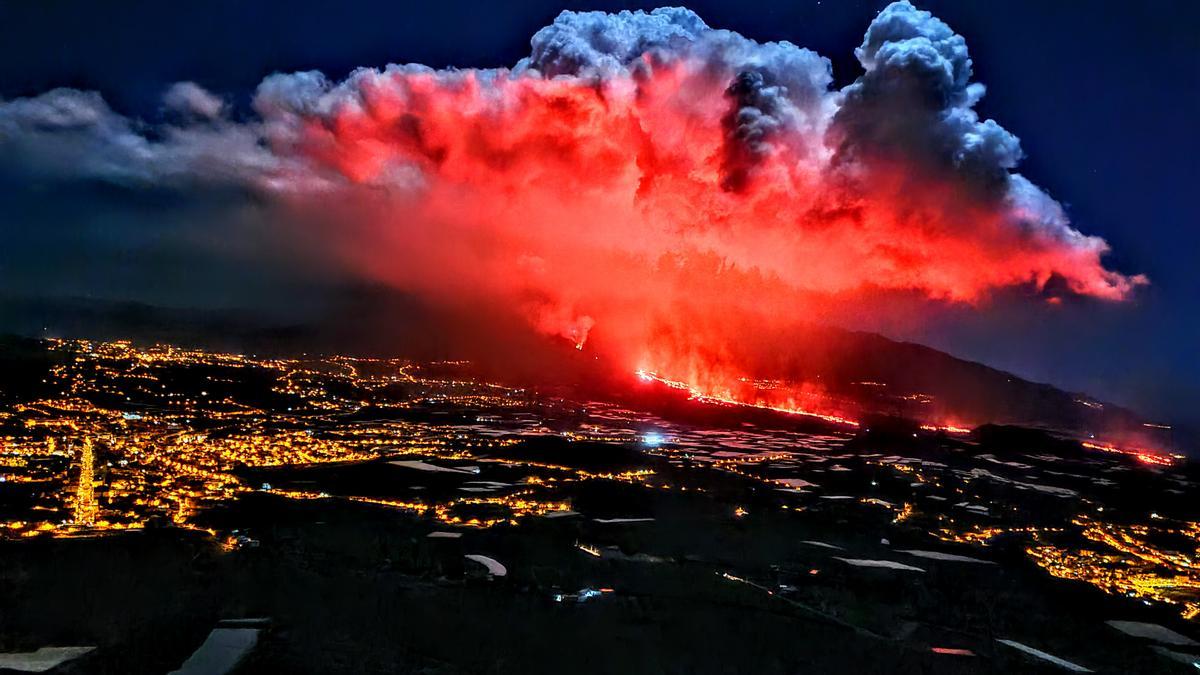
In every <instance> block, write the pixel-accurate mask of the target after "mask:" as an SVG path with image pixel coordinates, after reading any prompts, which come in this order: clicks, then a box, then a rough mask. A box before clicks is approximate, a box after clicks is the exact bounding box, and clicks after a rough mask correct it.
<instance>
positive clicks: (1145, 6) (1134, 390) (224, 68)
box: [0, 0, 1200, 424]
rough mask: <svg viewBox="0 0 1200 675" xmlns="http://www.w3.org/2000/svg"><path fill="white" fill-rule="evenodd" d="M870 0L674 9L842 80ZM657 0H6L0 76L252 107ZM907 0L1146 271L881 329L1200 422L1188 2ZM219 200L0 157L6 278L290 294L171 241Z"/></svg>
mask: <svg viewBox="0 0 1200 675" xmlns="http://www.w3.org/2000/svg"><path fill="white" fill-rule="evenodd" d="M885 4H886V3H884V2H834V1H833V0H826V1H825V2H813V1H798V2H789V3H775V2H747V1H738V2H714V1H710V0H704V1H697V2H692V3H690V4H689V7H690V9H692V10H694V11H695V12H697V13H698V14H699V15H700V16H701V17H703V18H704V20H705V21H706V22H707V23H708V24H709V25H710V26H713V27H720V28H727V29H730V30H734V31H737V32H739V33H741V34H743V35H745V36H747V37H750V38H753V39H755V40H759V41H766V40H788V41H791V42H793V43H796V44H798V45H801V46H804V47H808V48H810V49H813V50H815V51H816V52H818V53H819V54H821V55H823V56H826V57H828V58H829V59H831V60H832V62H833V72H834V77H835V86H843V85H845V84H849V83H850V82H851V81H853V80H854V78H855V77H857V76H858V75H859V74H860V72H861V68H860V66H859V64H858V62H857V61H856V60H855V58H854V55H853V50H854V48H855V47H856V46H858V45H859V43H860V42H861V41H862V35H863V31H864V29H865V27H866V26H867V25H868V24H869V23H870V22H871V19H872V18H873V17H874V16H875V14H876V13H877V12H878V11H879V10H880V9H881V8H882V7H883V6H884V5H885ZM784 5H785V6H784ZM654 6H655V5H654V4H648V3H606V2H589V3H576V2H561V1H560V2H546V1H544V0H526V1H524V2H521V3H513V4H512V6H509V7H501V6H498V3H491V2H478V3H466V2H450V1H447V2H437V3H411V6H410V4H409V3H395V2H393V3H366V2H342V3H336V5H335V4H334V3H315V2H301V1H297V0H289V1H288V2H275V1H261V2H253V3H246V2H227V1H224V0H212V1H209V2H204V3H163V2H125V3H94V2H67V1H56V2H36V3H35V2H8V3H3V4H0V44H3V45H5V49H6V54H7V58H5V59H2V60H0V97H2V98H3V99H14V98H18V97H28V96H36V95H38V94H40V93H42V92H45V91H47V90H50V89H52V88H55V87H71V88H76V89H81V90H96V91H99V92H101V93H102V94H103V96H104V98H105V100H107V102H108V104H109V105H111V106H112V108H113V109H115V110H116V111H118V112H119V113H122V114H124V115H127V116H130V117H133V118H137V119H143V120H148V121H154V120H156V119H158V118H160V117H161V116H162V115H164V114H165V113H164V112H163V110H162V108H161V100H162V94H163V91H164V90H165V89H166V88H167V87H169V86H170V85H171V84H172V83H174V82H177V81H183V80H187V81H194V82H196V83H198V84H200V85H202V86H203V87H205V88H207V89H208V90H209V91H212V92H217V93H218V94H220V95H221V96H223V97H225V98H226V99H227V100H229V101H231V102H232V104H233V112H232V115H233V116H234V117H235V118H237V117H239V116H247V115H249V114H250V112H249V100H250V95H251V93H252V91H253V90H254V88H255V86H256V85H257V84H258V83H259V82H260V81H261V80H262V79H263V77H265V76H267V75H269V74H271V73H273V72H293V71H299V70H308V69H316V70H321V71H323V72H324V73H325V74H326V75H327V76H328V77H330V78H331V79H340V78H342V77H344V76H345V75H346V74H347V73H349V72H350V71H351V70H352V69H353V68H355V67H359V66H370V67H382V66H383V65H385V64H387V63H408V62H415V63H423V64H426V65H430V66H433V67H435V68H441V67H447V66H457V67H497V66H510V65H512V64H514V63H516V62H517V61H518V60H519V59H520V58H522V57H524V56H527V55H528V54H529V39H530V36H531V35H532V34H533V33H534V32H536V31H537V30H538V29H539V28H540V27H542V26H545V25H547V24H548V23H550V22H551V21H552V20H553V18H554V17H555V16H556V15H557V14H558V12H559V11H561V10H563V9H600V10H616V9H633V8H646V9H649V8H652V7H654ZM919 6H920V7H921V8H922V9H927V10H930V11H932V12H933V13H934V14H935V15H936V16H937V17H939V18H940V19H942V20H943V21H945V22H946V23H948V24H949V25H950V26H951V27H952V28H953V29H954V30H955V31H957V32H958V33H960V34H961V35H963V36H964V37H965V38H966V41H967V44H968V46H969V48H970V50H971V56H972V58H973V60H974V71H975V79H976V80H977V81H979V82H983V83H985V84H986V85H987V87H988V93H987V95H986V97H985V98H984V99H983V100H982V102H981V103H980V104H979V105H978V110H979V112H980V114H981V116H982V117H991V118H995V119H996V120H997V121H999V122H1000V123H1001V124H1002V125H1004V126H1005V127H1006V128H1007V129H1008V130H1010V131H1012V132H1013V133H1014V134H1015V135H1016V136H1018V137H1020V139H1021V144H1022V147H1023V149H1024V151H1025V155H1026V157H1025V159H1024V160H1023V161H1022V163H1021V165H1020V170H1021V173H1022V174H1023V175H1025V176H1027V177H1028V178H1029V179H1030V180H1032V181H1033V182H1034V183H1036V184H1037V185H1040V186H1041V187H1042V188H1044V189H1045V190H1046V191H1047V192H1048V193H1049V194H1050V195H1052V196H1054V197H1055V198H1056V199H1057V200H1058V201H1060V202H1061V203H1062V204H1064V205H1065V207H1066V208H1067V212H1068V214H1069V216H1070V218H1071V222H1072V224H1073V226H1074V227H1076V228H1078V229H1079V230H1081V231H1083V232H1085V233H1086V234H1090V235H1098V236H1101V237H1103V238H1104V239H1106V240H1107V241H1108V242H1109V244H1110V245H1111V246H1112V250H1113V253H1112V254H1111V256H1110V257H1109V258H1107V259H1106V260H1107V263H1108V266H1109V268H1110V269H1115V270H1118V271H1120V272H1123V273H1126V274H1145V275H1146V276H1147V277H1148V278H1149V279H1150V284H1149V285H1148V286H1145V287H1142V288H1139V289H1137V290H1136V292H1135V293H1134V296H1133V298H1132V299H1131V300H1128V301H1125V302H1120V303H1108V302H1103V301H1096V300H1090V299H1079V300H1074V301H1068V302H1066V303H1064V304H1061V305H1057V306H1051V305H1047V304H1044V303H1040V304H1030V303H1021V302H1009V301H1007V300H1005V299H1003V298H1000V299H997V300H996V301H995V302H994V303H992V304H990V305H988V306H987V307H984V308H967V307H956V308H948V309H946V310H945V311H942V312H940V313H937V314H936V315H935V316H932V317H931V318H930V319H928V320H927V321H923V322H921V324H920V325H897V326H895V327H893V328H892V329H890V330H889V331H888V332H889V333H890V334H891V335H892V336H894V337H899V338H907V339H913V340H916V341H920V342H923V343H925V344H929V345H931V346H934V347H937V348H941V349H945V350H947V351H949V352H951V353H954V354H956V355H959V356H963V357H967V358H972V359H976V360H980V361H983V362H985V363H988V364H989V365H994V366H997V367H1000V368H1004V369H1007V370H1011V371H1013V372H1016V373H1018V374H1020V375H1022V376H1026V377H1029V378H1031V379H1035V380H1040V381H1049V382H1052V383H1054V384H1057V385H1060V386H1064V387H1067V388H1072V389H1080V390H1084V391H1088V392H1090V393H1093V394H1095V395H1098V396H1100V397H1103V398H1106V399H1109V400H1115V401H1117V402H1121V403H1127V404H1131V405H1134V406H1135V407H1137V408H1138V409H1140V410H1142V411H1144V412H1145V413H1147V414H1148V415H1149V416H1150V417H1153V418H1159V417H1162V418H1166V419H1172V420H1182V421H1186V422H1189V423H1191V424H1196V423H1198V422H1200V412H1197V411H1198V410H1200V406H1197V405H1196V404H1197V403H1200V357H1198V355H1197V344H1198V343H1200V274H1198V273H1197V271H1196V268H1195V264H1196V258H1197V254H1198V253H1200V232H1198V227H1197V224H1198V223H1200V209H1198V208H1197V206H1196V201H1195V195H1194V194H1193V192H1194V190H1195V186H1196V185H1197V180H1198V179H1200V159H1198V157H1200V134H1198V133H1197V132H1196V127H1195V124H1196V120H1197V119H1200V55H1198V54H1200V51H1198V50H1197V48H1198V47H1200V4H1197V3H1195V2H1187V1H1180V2H1165V1H1160V2H1148V3H1116V2H1094V3H1086V4H1082V3H1068V2H1044V1H1041V0H1029V1H1025V0H1021V1H1017V2H1005V3H994V2H993V3H982V2H965V1H960V2H949V1H939V2H921V3H919ZM222 199H229V200H239V199H240V196H239V195H236V194H231V195H221V194H217V195H213V194H205V195H204V196H203V198H200V197H199V196H197V197H196V198H195V199H191V198H189V196H188V195H186V194H183V195H181V194H179V193H177V192H174V191H170V192H156V191H153V190H150V191H145V192H139V193H137V194H130V193H128V192H127V191H125V190H124V189H120V188H113V187H110V186H103V185H62V184H59V183H53V182H38V181H30V180H29V179H28V178H26V177H24V176H21V175H5V174H4V173H3V172H2V171H0V216H2V217H3V218H2V221H0V278H2V279H3V287H4V288H3V292H4V293H5V294H6V295H9V296H22V295H64V296H66V295H89V296H97V297H115V298H122V297H130V298H134V299H139V300H146V301H150V302H158V303H164V304H173V305H179V306H186V305H187V304H189V303H191V302H196V303H213V304H222V305H228V306H236V305H238V304H239V303H242V304H244V303H256V302H262V303H270V302H271V301H272V299H278V298H281V297H286V294H288V293H292V292H294V283H295V282H294V281H288V282H279V283H275V282H270V283H268V282H263V281H262V279H261V278H260V277H261V276H262V271H261V269H259V268H258V263H257V262H256V261H260V260H262V259H265V258H269V257H270V256H269V255H264V254H263V249H268V248H270V247H271V244H270V242H269V240H268V238H267V235H265V234H264V235H263V237H262V239H256V238H255V237H253V236H251V237H249V238H246V237H243V238H241V240H240V242H239V243H238V244H236V245H234V244H230V245H229V247H228V248H223V246H222V245H221V244H220V243H217V244H214V243H213V239H208V238H206V239H205V243H204V245H203V246H200V247H199V248H200V249H202V253H197V252H196V251H197V249H196V248H193V247H191V246H189V245H187V242H192V241H195V239H194V238H193V236H192V234H190V233H191V232H192V229H194V228H211V227H219V228H234V227H237V224H236V222H234V221H236V220H237V216H234V217H230V216H229V215H228V214H227V213H226V214H224V215H222V216H221V221H222V222H221V223H220V224H219V225H215V226H214V225H212V224H211V223H210V221H211V220H212V218H213V217H214V216H213V214H214V213H216V212H217V211H216V210H217V209H218V208H219V204H220V202H221V200H222ZM214 201H215V203H216V204H217V205H214ZM238 212H239V213H243V212H244V210H239V211H238ZM247 217H249V216H247ZM164 223H168V224H164ZM163 228H169V229H170V231H171V236H169V237H168V236H167V235H166V234H164V232H163ZM216 241H218V242H219V241H221V238H220V237H217V238H216ZM255 242H257V243H259V244H261V247H262V248H261V249H260V248H258V247H256V245H255ZM316 274H317V275H319V274H320V273H319V272H317V273H316ZM159 276H162V277H163V278H165V279H167V281H164V282H163V283H161V284H154V287H153V288H150V287H148V285H149V284H148V282H147V279H148V278H150V277H159ZM289 284H292V285H289ZM198 285H204V286H205V287H206V289H205V291H204V292H200V291H199V290H198V289H197V288H195V286H198ZM3 328H4V326H3V318H2V317H0V330H3Z"/></svg>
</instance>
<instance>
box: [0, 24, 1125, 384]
mask: <svg viewBox="0 0 1200 675" xmlns="http://www.w3.org/2000/svg"><path fill="white" fill-rule="evenodd" d="M856 54H857V56H858V58H859V61H860V62H861V64H862V67H863V73H862V75H861V76H860V77H859V78H858V79H857V80H856V81H855V82H854V83H852V84H851V85H849V86H847V87H846V88H844V89H842V90H836V89H834V88H833V86H832V81H833V80H832V75H831V68H830V62H829V61H828V60H827V59H825V58H824V57H822V56H820V55H818V54H816V53H815V52H813V51H811V50H808V49H804V48H801V47H798V46H796V45H793V44H791V43H788V42H767V43H759V42H756V41H754V40H752V39H749V38H747V37H744V36H741V35H739V34H737V33H734V32H731V31H727V30H721V29H716V28H712V27H709V26H708V25H707V24H705V23H704V21H702V20H701V19H700V17H698V16H697V15H696V14H694V13H693V12H691V11H689V10H687V9H684V8H664V9H658V10H654V11H653V12H648V13H647V12H640V11H639V12H620V13H617V14H606V13H601V12H581V13H580V12H564V13H562V14H561V15H560V16H559V17H558V18H557V19H555V21H554V22H553V23H552V24H551V25H550V26H547V27H545V28H543V29H542V30H540V31H538V32H537V33H536V34H535V35H534V36H533V38H532V40H531V53H530V56H529V57H528V58H525V59H522V60H521V61H519V62H518V63H516V64H514V66H513V67H512V68H497V69H464V70H459V69H446V70H435V69H431V68H428V67H425V66H422V65H417V64H408V65H395V64H393V65H388V66H386V67H384V68H382V69H376V68H361V69H358V70H356V71H354V72H353V73H351V74H350V75H349V76H348V77H347V78H346V79H344V80H342V81H332V80H330V79H328V78H327V77H325V76H324V75H323V74H321V73H319V72H315V71H313V72H300V73H291V74H274V75H271V76H269V77H267V78H265V79H264V80H263V81H262V82H261V84H260V85H259V86H258V88H257V90H256V91H255V93H254V96H253V100H252V114H249V115H246V116H242V117H238V116H236V115H232V114H231V109H230V106H229V105H228V104H227V102H226V100H225V99H224V98H222V97H221V96H219V95H217V94H214V93H212V92H208V91H206V90H205V89H203V88H202V87H200V86H199V85H196V84H194V83H180V84H177V85H175V86H173V87H171V88H170V89H169V90H168V91H167V92H166V93H165V96H164V100H163V115H162V119H161V120H159V121H155V122H145V121H140V120H136V119H132V118H129V117H126V116H124V115H121V114H120V113H118V112H116V111H114V110H112V109H111V108H110V107H109V106H108V105H107V104H106V103H105V101H104V99H103V98H102V96H101V95H100V94H98V93H95V92H82V91H76V90H70V89H56V90H53V91H50V92H47V93H45V94H42V95H40V96H35V97H31V98H24V99H15V100H9V101H0V167H2V168H0V170H2V171H3V172H4V173H6V174H8V175H11V176H17V177H22V176H24V177H26V178H27V179H29V180H37V181H43V182H44V181H55V180H61V181H80V180H83V181H102V182H110V183H115V184H119V185H122V186H128V187H131V188H134V189H138V188H155V189H158V188H164V187H165V188H170V189H180V190H196V189H209V188H219V189H224V188H229V187H234V188H238V189H243V190H246V191H248V192H250V193H252V194H254V195H256V197H257V198H259V199H263V200H268V201H270V202H271V203H272V204H274V205H276V207H277V208H273V209H272V210H271V212H272V213H273V214H276V215H277V214H278V213H280V212H283V213H285V214H286V213H291V214H293V215H294V216H295V217H296V219H297V221H303V222H304V223H305V225H304V231H303V237H302V238H303V239H305V240H306V241H312V242H315V243H314V247H315V249H316V250H318V251H320V253H321V255H324V256H328V257H330V258H333V259H336V260H338V261H339V264H341V265H342V266H343V267H344V268H345V269H346V270H347V272H348V273H350V274H352V275H354V276H356V277H361V278H363V279H365V280H368V281H373V282H382V283H386V284H389V285H391V286H394V287H396V288H399V289H402V290H404V291H407V292H411V293H413V294H416V295H419V296H421V297H422V298H425V299H427V300H429V301H431V302H434V303H446V304H455V303H461V304H464V305H473V306H479V305H485V306H492V307H496V306H499V307H507V308H510V311H511V313H512V314H513V315H514V316H515V317H517V318H519V319H521V320H523V321H526V322H528V323H529V325H531V326H533V327H535V328H536V329H538V330H541V331H543V332H546V333H549V334H554V335H560V336H562V337H564V338H566V339H568V340H570V341H571V342H572V343H575V344H578V345H579V346H581V347H582V346H585V345H587V346H588V347H589V348H593V347H594V348H595V349H597V350H603V351H604V352H605V355H606V356H609V357H611V358H613V359H615V360H619V361H622V362H625V363H628V364H630V365H633V364H637V365H639V366H642V365H645V362H646V361H647V360H651V361H654V362H657V363H660V364H661V363H669V364H672V366H673V367H674V368H675V370H676V371H678V372H675V373H674V374H675V375H680V376H681V377H680V379H685V378H684V377H682V375H695V372H683V371H696V370H697V369H704V368H707V369H711V367H712V364H713V362H714V360H717V361H722V362H725V363H728V364H733V363H736V361H737V358H738V357H737V355H736V354H731V353H726V352H727V350H726V347H725V346H720V347H718V346H717V345H726V344H727V342H726V341H723V339H719V338H718V337H716V335H717V334H718V333H720V332H721V331H722V330H725V331H728V330H731V328H729V326H731V325H735V324H736V321H732V320H731V319H730V317H743V319H744V321H745V322H747V324H748V325H754V323H755V322H758V323H762V322H767V323H771V324H772V325H777V324H778V323H780V322H786V321H797V320H800V319H803V318H821V317H822V316H824V315H827V314H829V308H830V307H852V306H853V304H854V303H855V302H856V301H858V300H859V299H860V298H862V297H864V296H867V295H872V294H878V293H881V292H882V293H905V294H915V295H917V296H920V297H923V298H926V299H929V300H932V301H935V302H960V303H971V304H982V303H984V302H986V300H987V298H988V297H989V296H990V295H991V294H993V293H995V292H997V291H1001V290H1003V289H1009V288H1014V287H1033V288H1035V289H1037V290H1039V291H1040V292H1042V293H1043V294H1052V293H1058V292H1063V293H1070V294H1075V295H1079V296H1090V297H1095V298H1101V299H1106V300H1121V299H1124V298H1127V297H1129V296H1130V294H1131V293H1132V292H1133V291H1134V289H1135V287H1136V286H1138V285H1139V284H1142V283H1145V279H1144V278H1143V277H1140V276H1128V275H1124V274H1121V273H1120V272H1116V271H1113V270H1111V269H1108V268H1107V267H1105V265H1104V264H1103V261H1102V256H1103V255H1104V254H1105V253H1106V252H1107V250H1108V247H1107V244H1105V242H1104V241H1103V240H1102V239H1099V238H1097V237H1091V236H1088V235H1085V234H1083V233H1081V232H1079V231H1078V230H1076V229H1075V228H1074V227H1072V225H1071V224H1070V222H1069V221H1068V219H1067V217H1066V215H1065V213H1064V211H1063V209H1062V207H1061V206H1060V205H1059V204H1058V203H1057V202H1056V201H1055V200H1054V199H1053V198H1051V197H1050V196H1049V195H1047V194H1046V193H1045V192H1044V191H1042V190H1041V189H1039V188H1038V187H1037V186H1035V185H1033V184H1032V183H1031V182H1030V181H1028V180H1027V179H1025V178H1024V177H1022V176H1021V175H1020V174H1018V173H1015V172H1014V170H1015V168H1016V167H1017V165H1018V162H1019V160H1020V159H1021V156H1022V150H1021V147H1020V144H1019V142H1018V140H1017V138H1016V137H1015V136H1013V135H1012V134H1011V133H1009V132H1008V131H1006V130H1005V129H1004V128H1003V127H1001V126H1000V125H999V124H997V123H996V122H994V121H992V120H981V119H980V118H979V115H978V114H977V113H976V112H975V110H974V106H975V104H976V103H977V102H978V101H979V100H980V98H981V97H982V96H983V93H984V88H983V85H981V84H978V83H974V82H972V80H971V78H972V64H971V59H970V57H969V54H968V51H967V46H966V43H965V41H964V39H963V38H962V37H961V36H959V35H957V34H955V33H954V32H953V31H952V30H951V29H950V28H949V27H948V26H946V24H944V23H943V22H941V21H940V20H938V19H937V18H935V17H933V16H932V15H931V14H929V13H928V12H924V11H920V10H918V9H916V8H915V7H913V6H912V5H911V4H909V3H908V2H897V3H894V4H892V5H890V6H889V7H887V8H886V9H884V10H883V11H882V12H881V13H880V14H879V16H878V17H877V18H876V19H875V20H874V21H873V22H872V23H871V25H870V26H869V27H868V29H867V32H866V35H865V38H864V40H863V43H862V45H861V46H860V47H859V48H858V50H857V51H856ZM312 221H320V222H319V223H318V224H313V222H312ZM297 227H299V226H297ZM276 229H277V230H281V231H284V232H286V228H276ZM280 236H282V237H285V238H287V237H288V235H287V234H281V235H280ZM726 337H727V336H726ZM714 355H715V356H714ZM659 369H660V370H663V369H662V368H659Z"/></svg>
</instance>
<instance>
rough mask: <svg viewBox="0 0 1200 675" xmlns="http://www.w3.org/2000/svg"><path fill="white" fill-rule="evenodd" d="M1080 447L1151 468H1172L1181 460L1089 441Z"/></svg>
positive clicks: (1148, 451) (1165, 455)
mask: <svg viewBox="0 0 1200 675" xmlns="http://www.w3.org/2000/svg"><path fill="white" fill-rule="evenodd" d="M1082 445H1083V447H1085V448H1088V449H1091V450H1100V451H1102V452H1110V453H1115V454H1120V455H1128V456H1130V457H1133V458H1134V459H1136V460H1137V461H1139V462H1141V463H1142V464H1148V465H1151V466H1174V465H1175V462H1176V461H1177V460H1179V459H1181V457H1180V456H1178V455H1167V454H1162V453H1158V452H1153V451H1151V450H1143V449H1137V448H1119V447H1117V446H1115V445H1110V444H1108V443H1092V442H1089V441H1084V442H1083V443H1082Z"/></svg>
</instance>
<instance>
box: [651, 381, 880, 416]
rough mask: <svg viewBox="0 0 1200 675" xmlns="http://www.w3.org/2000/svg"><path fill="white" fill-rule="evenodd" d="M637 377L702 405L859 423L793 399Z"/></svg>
mask: <svg viewBox="0 0 1200 675" xmlns="http://www.w3.org/2000/svg"><path fill="white" fill-rule="evenodd" d="M636 375H637V376H638V378H640V379H641V380H643V381H646V382H658V383H659V384H664V385H666V386H668V387H671V388H672V389H680V390H682V391H685V392H687V393H688V398H690V399H692V400H695V401H700V402H702V403H709V404H713V405H728V406H744V407H747V408H758V409H760V410H772V411H774V412H779V413H784V414H787V415H802V416H805V417H813V418H816V419H821V420H824V421H826V422H831V423H833V424H840V425H844V426H849V427H857V426H858V422H856V421H854V420H852V419H849V418H846V417H842V416H840V415H831V414H825V413H820V412H814V411H812V410H808V409H805V408H802V407H800V406H799V405H798V404H797V403H796V402H795V401H794V400H793V399H789V400H787V401H777V402H770V399H769V398H764V397H761V396H760V395H758V394H752V395H751V397H750V398H741V397H738V396H737V395H735V394H734V393H732V390H730V389H726V390H722V391H714V390H705V389H702V388H700V387H697V386H696V385H691V384H688V383H686V382H680V381H678V380H671V379H667V378H665V377H663V376H661V375H658V374H657V373H652V372H650V371H648V370H638V371H636ZM743 384H744V383H743ZM743 388H744V387H743ZM755 391H758V390H755Z"/></svg>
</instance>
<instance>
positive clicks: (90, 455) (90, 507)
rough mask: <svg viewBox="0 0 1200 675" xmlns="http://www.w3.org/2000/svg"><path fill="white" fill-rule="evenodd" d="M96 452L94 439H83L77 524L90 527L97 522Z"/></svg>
mask: <svg viewBox="0 0 1200 675" xmlns="http://www.w3.org/2000/svg"><path fill="white" fill-rule="evenodd" d="M94 464H95V453H94V452H93V451H92V439H90V438H85V439H83V453H82V454H80V456H79V486H78V487H77V488H76V490H75V524H76V525H86V526H88V527H90V526H92V525H95V524H96V511H97V507H96V490H95V487H96V484H95V480H96V479H95V475H94V467H93V465H94Z"/></svg>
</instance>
